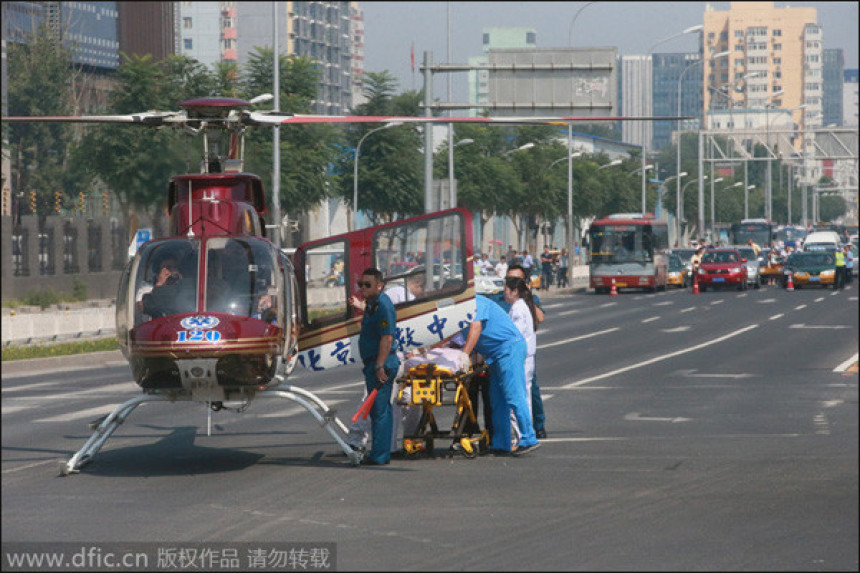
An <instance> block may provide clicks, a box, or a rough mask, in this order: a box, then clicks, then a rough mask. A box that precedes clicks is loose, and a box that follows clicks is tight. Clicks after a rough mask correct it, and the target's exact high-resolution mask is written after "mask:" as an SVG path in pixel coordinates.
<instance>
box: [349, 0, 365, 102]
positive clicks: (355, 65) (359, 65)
mask: <svg viewBox="0 0 860 573" xmlns="http://www.w3.org/2000/svg"><path fill="white" fill-rule="evenodd" d="M349 37H350V42H349V48H350V57H351V61H352V70H351V73H350V77H351V78H350V81H351V82H352V104H351V105H350V107H351V108H352V109H355V107H356V106H358V105H361V104H362V103H364V102H365V101H366V100H367V97H366V96H365V95H364V13H363V12H362V11H361V8H360V7H359V5H358V2H350V3H349Z"/></svg>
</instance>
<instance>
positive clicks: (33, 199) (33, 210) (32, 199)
mask: <svg viewBox="0 0 860 573" xmlns="http://www.w3.org/2000/svg"><path fill="white" fill-rule="evenodd" d="M30 213H32V214H33V215H35V214H36V191H35V190H34V189H30Z"/></svg>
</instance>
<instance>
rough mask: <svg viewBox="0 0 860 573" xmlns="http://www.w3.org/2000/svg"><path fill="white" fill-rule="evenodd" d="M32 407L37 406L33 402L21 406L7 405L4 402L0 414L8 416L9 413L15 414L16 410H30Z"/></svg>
mask: <svg viewBox="0 0 860 573" xmlns="http://www.w3.org/2000/svg"><path fill="white" fill-rule="evenodd" d="M10 399H14V398H10ZM30 408H35V406H33V405H32V404H23V405H21V406H6V405H5V404H4V405H3V408H2V409H0V415H2V416H8V415H9V414H14V413H15V412H22V411H24V410H29V409H30Z"/></svg>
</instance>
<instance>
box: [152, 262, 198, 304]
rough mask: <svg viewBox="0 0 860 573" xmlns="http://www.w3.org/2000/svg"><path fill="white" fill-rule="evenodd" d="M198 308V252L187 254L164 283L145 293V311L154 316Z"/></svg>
mask: <svg viewBox="0 0 860 573" xmlns="http://www.w3.org/2000/svg"><path fill="white" fill-rule="evenodd" d="M196 310H197V253H196V252H190V253H188V254H186V255H185V256H184V257H183V258H182V261H181V262H180V263H179V267H178V269H177V271H176V272H173V273H171V274H170V276H169V277H167V279H166V280H165V282H164V284H161V285H158V286H154V287H153V288H152V291H151V292H149V293H147V294H145V295H143V312H144V313H146V314H148V315H149V316H151V317H152V318H160V317H162V316H168V315H171V314H180V313H186V312H196Z"/></svg>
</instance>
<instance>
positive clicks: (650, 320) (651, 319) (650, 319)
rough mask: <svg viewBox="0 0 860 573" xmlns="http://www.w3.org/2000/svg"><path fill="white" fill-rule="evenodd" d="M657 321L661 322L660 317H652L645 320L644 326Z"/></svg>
mask: <svg viewBox="0 0 860 573" xmlns="http://www.w3.org/2000/svg"><path fill="white" fill-rule="evenodd" d="M655 320H660V317H659V316H652V317H651V318H646V319H645V320H643V321H642V324H645V323H646V322H654V321H655Z"/></svg>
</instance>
